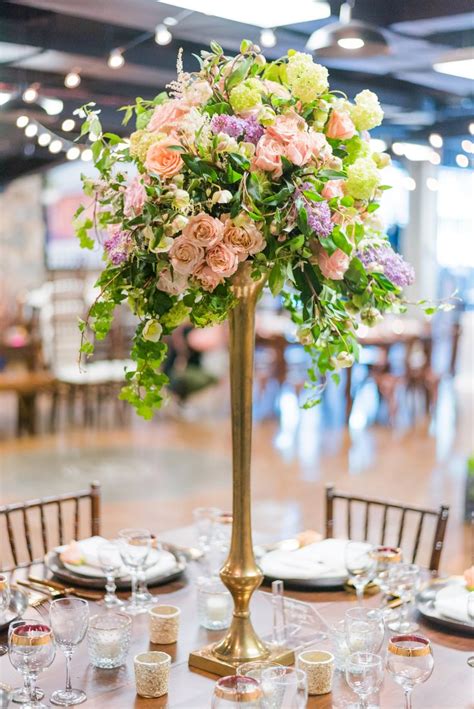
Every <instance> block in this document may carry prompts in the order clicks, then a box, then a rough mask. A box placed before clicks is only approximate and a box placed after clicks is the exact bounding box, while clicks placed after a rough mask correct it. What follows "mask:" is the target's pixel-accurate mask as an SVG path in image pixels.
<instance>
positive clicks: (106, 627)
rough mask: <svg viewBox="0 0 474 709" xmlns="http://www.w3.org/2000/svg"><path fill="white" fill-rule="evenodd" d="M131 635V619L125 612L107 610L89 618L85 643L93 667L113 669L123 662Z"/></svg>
mask: <svg viewBox="0 0 474 709" xmlns="http://www.w3.org/2000/svg"><path fill="white" fill-rule="evenodd" d="M131 635H132V619H131V618H130V616H129V615H127V614H126V613H115V612H111V611H109V612H108V613H104V614H102V615H94V616H92V618H91V619H90V620H89V629H88V631H87V645H88V649H89V660H90V663H91V665H93V666H94V667H101V668H103V669H113V668H114V667H120V666H121V665H124V664H125V660H126V657H127V654H128V650H129V647H130V639H131Z"/></svg>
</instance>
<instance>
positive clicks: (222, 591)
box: [198, 578, 234, 630]
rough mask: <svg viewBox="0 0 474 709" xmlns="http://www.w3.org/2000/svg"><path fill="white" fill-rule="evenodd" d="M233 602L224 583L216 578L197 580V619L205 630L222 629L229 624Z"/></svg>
mask: <svg viewBox="0 0 474 709" xmlns="http://www.w3.org/2000/svg"><path fill="white" fill-rule="evenodd" d="M233 608H234V604H233V601H232V596H231V595H230V593H229V591H228V590H227V589H226V587H225V586H224V584H223V583H222V582H221V581H220V580H219V579H216V578H201V579H199V581H198V619H199V624H200V625H201V626H202V627H203V628H207V630H224V629H225V628H228V627H229V626H230V622H231V620H232V612H233Z"/></svg>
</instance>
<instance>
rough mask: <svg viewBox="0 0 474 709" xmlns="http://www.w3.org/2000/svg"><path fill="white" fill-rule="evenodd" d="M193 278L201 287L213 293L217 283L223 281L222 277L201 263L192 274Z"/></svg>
mask: <svg viewBox="0 0 474 709" xmlns="http://www.w3.org/2000/svg"><path fill="white" fill-rule="evenodd" d="M194 278H196V279H197V280H198V281H199V283H200V285H201V287H202V288H204V290H207V291H209V292H211V291H213V290H214V288H216V286H218V285H219V283H222V281H223V280H224V278H223V276H220V275H219V274H218V273H216V272H215V271H213V270H212V268H210V267H209V266H208V265H207V263H202V264H201V265H200V266H198V268H197V269H196V271H195V272H194Z"/></svg>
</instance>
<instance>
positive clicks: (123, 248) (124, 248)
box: [104, 229, 133, 266]
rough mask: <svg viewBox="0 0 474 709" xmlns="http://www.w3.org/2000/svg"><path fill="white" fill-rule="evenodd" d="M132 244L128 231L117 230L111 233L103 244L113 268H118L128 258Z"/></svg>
mask: <svg viewBox="0 0 474 709" xmlns="http://www.w3.org/2000/svg"><path fill="white" fill-rule="evenodd" d="M132 246H133V242H132V237H131V235H130V232H129V231H121V230H120V229H117V230H115V231H113V232H112V236H110V237H109V238H108V239H106V240H105V242H104V248H105V250H106V251H107V255H108V257H109V259H110V260H111V261H112V263H113V265H114V266H120V264H121V263H124V261H126V260H127V259H128V257H129V254H130V251H131V250H132Z"/></svg>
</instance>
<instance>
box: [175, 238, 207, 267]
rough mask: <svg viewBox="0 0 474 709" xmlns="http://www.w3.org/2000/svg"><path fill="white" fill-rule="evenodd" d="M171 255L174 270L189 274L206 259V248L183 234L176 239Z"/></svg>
mask: <svg viewBox="0 0 474 709" xmlns="http://www.w3.org/2000/svg"><path fill="white" fill-rule="evenodd" d="M169 256H170V260H171V263H172V265H173V268H174V270H175V271H177V272H178V273H181V274H182V275H184V276H189V274H190V273H192V272H193V271H195V270H196V268H197V267H198V266H199V265H200V264H201V263H202V262H203V261H204V249H203V248H202V246H199V244H196V243H195V242H193V241H191V240H190V239H187V238H186V237H185V236H184V235H183V234H181V236H178V238H177V239H175V240H174V242H173V246H172V247H171V249H170V250H169Z"/></svg>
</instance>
